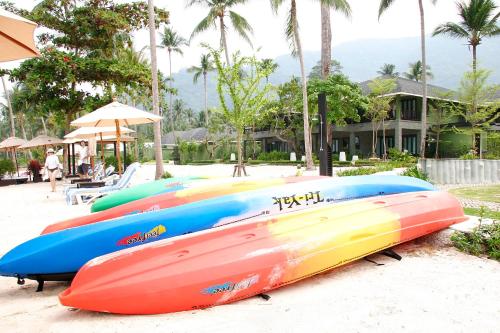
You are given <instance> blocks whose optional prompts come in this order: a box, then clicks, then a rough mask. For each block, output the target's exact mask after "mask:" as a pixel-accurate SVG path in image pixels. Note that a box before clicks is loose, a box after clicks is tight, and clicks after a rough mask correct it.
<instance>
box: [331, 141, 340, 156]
mask: <svg viewBox="0 0 500 333" xmlns="http://www.w3.org/2000/svg"><path fill="white" fill-rule="evenodd" d="M338 152H339V139H333V141H332V153H338Z"/></svg>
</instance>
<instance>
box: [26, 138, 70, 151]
mask: <svg viewBox="0 0 500 333" xmlns="http://www.w3.org/2000/svg"><path fill="white" fill-rule="evenodd" d="M62 143H63V140H62V139H59V138H55V137H51V136H48V135H39V136H37V137H36V138H33V139H31V140H30V141H28V142H26V143H25V144H24V145H22V146H20V147H19V149H28V148H34V147H45V148H47V146H53V145H60V144H62Z"/></svg>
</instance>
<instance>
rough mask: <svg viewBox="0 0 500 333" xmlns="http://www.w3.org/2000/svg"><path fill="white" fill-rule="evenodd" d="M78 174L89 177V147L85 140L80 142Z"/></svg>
mask: <svg viewBox="0 0 500 333" xmlns="http://www.w3.org/2000/svg"><path fill="white" fill-rule="evenodd" d="M77 154H78V174H79V175H80V178H85V177H88V173H89V167H90V158H89V149H88V147H87V145H86V142H85V141H82V142H80V149H79V150H78V153H77Z"/></svg>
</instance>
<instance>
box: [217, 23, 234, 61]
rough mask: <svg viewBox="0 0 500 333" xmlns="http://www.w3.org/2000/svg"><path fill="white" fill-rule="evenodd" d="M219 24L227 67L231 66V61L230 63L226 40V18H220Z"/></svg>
mask: <svg viewBox="0 0 500 333" xmlns="http://www.w3.org/2000/svg"><path fill="white" fill-rule="evenodd" d="M219 23H220V41H221V45H222V47H223V48H224V54H225V55H226V62H227V65H228V66H230V65H231V61H229V51H228V49H227V40H226V29H225V28H224V27H225V25H224V16H219Z"/></svg>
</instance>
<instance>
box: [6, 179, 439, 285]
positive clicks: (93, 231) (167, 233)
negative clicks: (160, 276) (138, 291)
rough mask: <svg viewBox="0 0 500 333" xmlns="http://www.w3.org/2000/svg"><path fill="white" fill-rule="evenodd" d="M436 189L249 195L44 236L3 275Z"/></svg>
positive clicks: (290, 190) (390, 183)
mask: <svg viewBox="0 0 500 333" xmlns="http://www.w3.org/2000/svg"><path fill="white" fill-rule="evenodd" d="M432 189H433V187H432V185H431V184H429V183H427V182H424V181H421V180H419V179H416V178H410V177H399V176H382V177H374V176H360V177H343V178H329V179H328V180H325V179H319V180H312V181H305V182H300V183H296V184H287V185H281V186H276V187H270V188H267V189H263V190H257V191H246V192H241V193H237V194H232V195H226V196H221V197H216V198H213V199H209V200H202V201H198V202H194V203H190V204H185V205H182V206H178V207H173V208H169V209H164V210H160V211H153V212H147V213H143V214H136V215H129V216H124V217H121V218H117V219H113V220H108V221H105V222H101V223H94V224H90V225H84V226H81V227H77V228H70V229H66V230H62V231H58V232H55V233H50V234H45V235H41V236H38V237H36V238H34V239H32V240H29V241H27V242H25V243H23V244H21V245H19V246H17V247H15V248H14V249H12V250H11V251H10V252H8V253H7V254H5V255H4V256H3V257H2V258H1V259H0V275H4V276H16V277H26V276H28V275H47V274H58V273H65V272H76V271H78V269H80V267H81V266H83V265H84V264H85V263H86V262H87V261H89V260H90V259H93V258H95V257H98V256H101V255H104V254H107V253H111V252H115V251H119V250H122V249H125V248H130V247H135V246H138V245H142V244H146V243H150V242H155V241H159V240H162V239H166V238H170V237H174V236H179V235H184V234H189V233H193V232H198V231H201V230H205V229H210V228H214V227H219V226H222V225H226V224H234V223H240V222H245V221H249V220H252V219H255V218H260V217H263V216H268V215H274V214H281V213H286V212H291V211H296V210H301V209H305V208H308V207H314V206H323V205H331V204H334V203H338V202H341V201H344V200H350V199H355V198H364V197H370V196H376V195H380V194H392V193H401V192H411V191H422V190H432ZM68 254H69V255H68Z"/></svg>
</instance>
